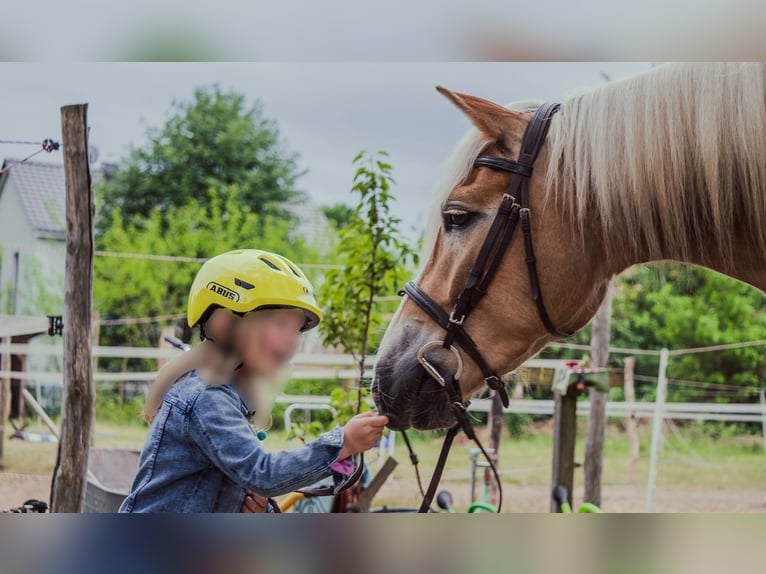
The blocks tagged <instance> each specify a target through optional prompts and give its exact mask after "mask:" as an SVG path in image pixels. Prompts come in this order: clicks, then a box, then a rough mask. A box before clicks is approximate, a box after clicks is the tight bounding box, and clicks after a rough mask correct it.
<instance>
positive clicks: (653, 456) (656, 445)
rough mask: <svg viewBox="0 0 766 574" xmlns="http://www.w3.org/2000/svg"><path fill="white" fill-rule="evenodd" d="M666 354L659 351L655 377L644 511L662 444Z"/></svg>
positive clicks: (649, 503)
mask: <svg viewBox="0 0 766 574" xmlns="http://www.w3.org/2000/svg"><path fill="white" fill-rule="evenodd" d="M668 356H669V352H668V350H667V349H662V351H661V353H660V371H659V375H658V377H657V397H656V398H655V400H654V418H653V419H652V446H651V451H650V454H649V481H648V483H647V486H646V512H651V511H652V504H653V502H654V485H655V483H656V481H657V464H658V462H659V458H660V448H661V445H662V422H663V415H664V412H665V397H666V396H667V392H668Z"/></svg>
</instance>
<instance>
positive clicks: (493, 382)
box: [484, 375, 504, 391]
mask: <svg viewBox="0 0 766 574" xmlns="http://www.w3.org/2000/svg"><path fill="white" fill-rule="evenodd" d="M484 384H486V385H487V386H488V387H489V388H490V389H492V390H493V391H496V390H497V389H499V388H500V387H502V386H503V384H504V383H503V380H502V379H501V378H500V377H498V376H497V375H490V376H489V377H485V378H484Z"/></svg>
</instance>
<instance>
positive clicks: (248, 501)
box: [239, 492, 269, 514]
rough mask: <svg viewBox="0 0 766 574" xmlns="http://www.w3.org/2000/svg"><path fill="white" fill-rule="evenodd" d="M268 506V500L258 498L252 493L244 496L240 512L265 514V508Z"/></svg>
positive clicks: (261, 497)
mask: <svg viewBox="0 0 766 574" xmlns="http://www.w3.org/2000/svg"><path fill="white" fill-rule="evenodd" d="M268 505H269V499H268V498H264V497H263V496H258V495H257V494H255V493H254V492H248V493H247V495H246V496H245V500H244V502H243V503H242V508H240V510H239V511H240V512H243V513H246V514H252V513H260V512H266V508H267V507H268Z"/></svg>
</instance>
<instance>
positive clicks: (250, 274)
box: [186, 249, 322, 331]
mask: <svg viewBox="0 0 766 574" xmlns="http://www.w3.org/2000/svg"><path fill="white" fill-rule="evenodd" d="M218 307H222V308H224V309H229V310H230V311H232V312H233V313H235V314H237V315H244V314H245V313H249V312H250V311H256V310H258V309H264V308H266V309H269V308H270V309H274V308H295V309H301V310H302V311H303V313H304V315H305V316H306V322H305V324H304V325H303V328H302V329H301V331H308V330H309V329H313V328H314V327H316V326H317V325H318V324H319V321H321V320H322V312H321V311H320V310H319V307H318V305H317V302H316V297H315V296H314V289H313V287H312V286H311V283H310V282H309V280H308V279H307V278H306V275H304V273H303V271H301V270H300V269H299V268H298V266H297V265H295V264H294V263H293V262H291V261H290V260H289V259H287V258H286V257H282V256H281V255H277V254H276V253H270V252H268V251H261V250H259V249H238V250H236V251H229V252H227V253H223V254H221V255H217V256H215V257H213V258H211V259H208V260H207V261H206V262H205V263H204V264H203V265H202V267H201V268H200V270H199V271H198V272H197V276H196V277H195V278H194V282H193V283H192V286H191V289H190V290H189V303H188V307H187V313H186V317H187V320H188V323H189V326H190V327H194V326H196V325H198V324H200V323H201V322H203V321H204V320H206V319H207V316H208V314H209V313H210V312H212V311H213V310H214V309H216V308H218Z"/></svg>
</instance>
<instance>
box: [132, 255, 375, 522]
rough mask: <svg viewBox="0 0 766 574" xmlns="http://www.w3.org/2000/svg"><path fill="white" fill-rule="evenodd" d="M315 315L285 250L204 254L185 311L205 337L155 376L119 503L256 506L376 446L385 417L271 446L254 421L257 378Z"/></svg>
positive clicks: (135, 507)
mask: <svg viewBox="0 0 766 574" xmlns="http://www.w3.org/2000/svg"><path fill="white" fill-rule="evenodd" d="M321 316H322V314H321V311H320V310H319V309H318V307H317V304H316V300H315V298H314V293H313V290H312V287H311V284H310V283H309V281H308V279H306V276H305V275H304V274H303V273H302V272H301V271H300V269H298V267H296V266H295V265H294V264H293V263H291V262H290V261H288V260H287V259H285V258H284V257H281V256H279V255H276V254H273V253H268V252H265V251H258V250H254V249H243V250H239V251H231V252H229V253H224V254H223V255H219V256H217V257H213V258H212V259H210V260H208V261H207V262H206V263H205V264H204V265H203V266H202V268H201V269H200V271H199V273H198V274H197V276H196V278H195V279H194V283H193V284H192V287H191V291H190V293H189V304H188V313H187V317H188V322H189V325H190V326H192V327H194V326H196V325H199V326H200V329H201V335H202V338H203V341H204V342H203V343H202V344H201V345H200V346H199V347H201V350H198V351H189V352H188V353H185V354H184V355H182V356H181V357H179V358H178V359H176V360H175V361H171V362H170V363H168V365H166V366H165V368H164V369H163V371H162V375H161V376H160V377H158V381H157V384H155V385H153V388H152V390H151V392H150V394H149V397H148V400H147V407H146V411H145V416H146V417H147V418H148V419H153V420H152V424H151V427H150V429H149V434H148V436H147V439H146V444H145V445H144V449H143V451H142V453H141V458H140V462H139V469H138V474H137V475H136V478H135V480H134V482H133V486H132V488H131V492H130V494H129V495H128V497H127V498H126V499H125V501H124V502H123V504H122V506H121V507H120V512H239V511H240V509H245V508H248V509H250V510H251V511H253V510H255V511H258V510H261V511H262V510H263V507H264V506H265V504H264V499H263V498H262V497H272V496H277V495H280V494H286V493H288V492H291V491H294V490H296V489H299V488H303V487H306V486H309V485H311V484H314V483H315V482H317V481H318V480H320V479H323V478H325V477H329V476H332V475H333V471H332V470H331V468H330V466H331V465H333V464H334V463H336V462H338V461H343V460H345V459H347V458H348V457H350V456H352V455H354V454H357V453H360V452H363V451H365V450H368V449H370V448H372V447H373V446H374V445H375V443H376V442H377V441H378V439H379V438H380V436H381V433H382V431H383V428H384V426H385V425H386V423H387V422H388V419H387V417H385V416H379V415H373V414H372V413H364V414H362V415H358V416H356V417H354V418H352V419H351V420H350V421H349V422H348V423H347V424H346V426H345V427H343V428H340V427H336V428H335V429H333V430H331V431H329V432H327V433H325V434H323V435H322V436H321V437H320V438H319V439H318V440H316V441H314V442H311V443H309V444H307V445H305V446H304V447H302V448H299V449H296V450H292V451H284V452H278V453H270V452H267V451H266V450H265V449H264V448H263V446H262V444H261V441H260V440H259V438H258V437H257V435H256V433H255V431H254V430H253V428H252V426H251V425H250V424H249V419H251V418H252V417H253V415H254V414H255V409H254V407H253V406H252V405H253V404H254V401H253V397H254V396H255V394H256V391H257V389H256V387H257V383H255V382H254V381H257V380H258V379H264V378H266V379H268V378H270V377H273V376H274V375H275V374H276V373H277V372H278V371H279V370H280V369H281V368H282V367H284V366H285V365H286V364H287V362H288V361H289V360H290V358H291V357H292V356H293V354H294V353H295V351H296V350H297V348H298V343H299V336H300V333H301V332H304V331H307V330H309V329H312V328H314V327H316V326H317V324H318V323H319V321H320V320H321ZM238 367H241V368H238ZM179 375H181V376H180V378H179V379H178V380H177V382H175V384H173V382H174V381H175V379H176V378H177V377H178V376H179ZM163 396H164V398H163ZM160 400H161V407H160V406H159V404H160ZM158 408H159V411H158V412H157V409H158ZM336 467H337V465H336ZM246 497H247V498H246Z"/></svg>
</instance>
